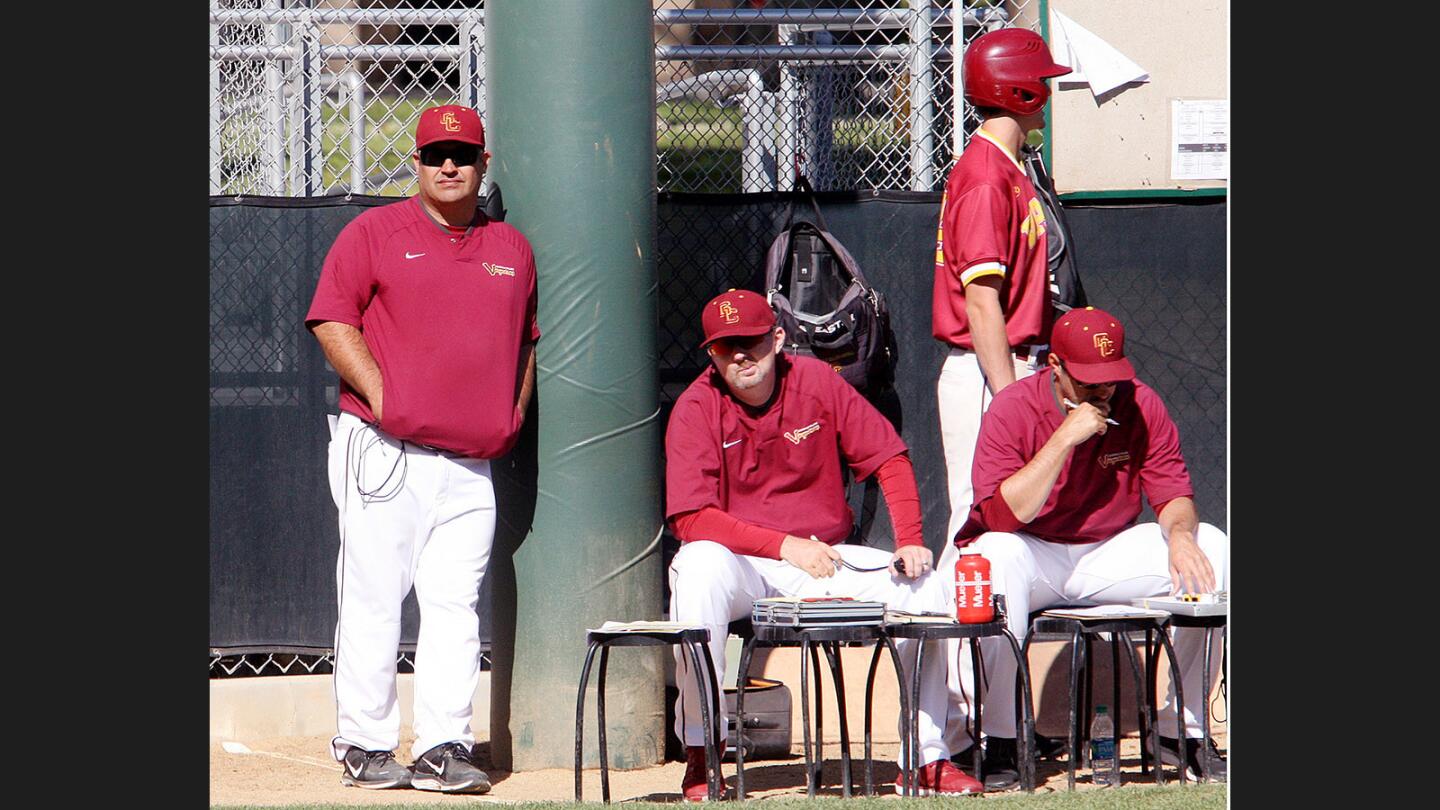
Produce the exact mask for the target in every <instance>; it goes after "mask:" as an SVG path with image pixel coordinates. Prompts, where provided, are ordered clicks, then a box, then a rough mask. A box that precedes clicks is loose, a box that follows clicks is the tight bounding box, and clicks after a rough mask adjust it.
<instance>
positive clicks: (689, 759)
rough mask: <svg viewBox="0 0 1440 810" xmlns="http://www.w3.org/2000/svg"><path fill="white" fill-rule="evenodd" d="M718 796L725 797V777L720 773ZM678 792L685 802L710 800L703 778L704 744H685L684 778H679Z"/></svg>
mask: <svg viewBox="0 0 1440 810" xmlns="http://www.w3.org/2000/svg"><path fill="white" fill-rule="evenodd" d="M720 779H721V781H720V798H722V799H723V798H725V781H724V779H725V777H724V774H723V773H722V774H721V775H720ZM680 793H681V795H682V796H684V797H685V801H687V802H704V801H709V800H710V786H709V784H708V783H707V780H706V779H705V746H703V745H687V746H685V778H684V779H681V780H680Z"/></svg>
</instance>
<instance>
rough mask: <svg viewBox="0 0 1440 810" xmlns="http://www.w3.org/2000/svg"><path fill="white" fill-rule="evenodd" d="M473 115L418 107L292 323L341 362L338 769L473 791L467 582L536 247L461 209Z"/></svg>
mask: <svg viewBox="0 0 1440 810" xmlns="http://www.w3.org/2000/svg"><path fill="white" fill-rule="evenodd" d="M489 157H490V155H489V154H488V153H487V152H485V130H484V127H483V126H482V125H481V123H480V116H479V115H478V114H477V113H476V112H475V111H474V110H472V109H470V108H468V107H463V106H457V105H444V106H439V107H431V108H429V109H427V110H425V111H424V112H422V113H421V114H420V120H419V122H418V124H417V125H416V127H415V153H414V155H413V156H412V161H413V164H414V168H415V174H416V176H417V179H418V181H419V193H417V194H416V195H415V196H413V197H411V198H409V199H406V200H404V201H402V202H397V203H393V204H390V205H385V206H382V207H379V208H373V209H370V210H368V211H366V212H364V213H362V214H360V216H358V217H356V218H355V219H354V220H353V221H352V222H350V223H349V224H348V225H346V226H345V228H344V229H343V230H342V231H341V232H340V235H339V236H338V237H336V239H335V243H334V245H333V246H332V247H331V248H330V252H329V254H328V255H327V256H326V257H325V263H324V265H323V267H322V268H321V271H320V281H319V284H318V286H317V288H316V290H315V296H314V299H313V301H312V303H311V305H310V311H309V313H308V314H307V315H306V317H305V325H306V327H307V328H309V329H310V330H311V331H312V332H313V333H314V334H315V338H316V339H317V340H318V341H319V342H320V346H321V348H322V349H323V350H324V352H325V357H326V359H327V360H329V361H330V365H331V366H333V367H334V368H335V370H336V371H337V372H338V373H339V375H340V415H339V417H338V419H337V420H335V421H334V422H332V429H331V438H330V447H329V471H330V491H331V494H332V496H333V497H334V499H335V504H336V506H337V508H338V510H339V524H340V551H339V559H338V561H337V564H336V573H335V577H336V585H337V590H338V604H339V618H338V620H337V622H336V626H335V701H336V707H337V714H338V716H337V726H338V733H337V734H336V736H335V737H334V739H332V740H331V753H332V755H333V756H334V757H335V758H336V759H337V760H338V761H340V762H341V763H343V766H344V770H343V772H342V775H341V781H342V782H343V783H344V784H346V785H351V786H355V787H362V788H394V787H406V786H411V787H415V788H417V789H421V790H437V791H443V792H446V793H484V792H486V791H488V790H489V789H490V781H489V777H488V776H487V775H486V774H485V773H484V772H483V771H481V770H480V769H479V768H477V767H475V764H474V762H473V761H472V748H473V746H474V743H475V736H474V733H473V731H472V730H471V727H470V720H471V714H472V710H471V704H472V702H473V700H474V697H475V689H476V686H477V684H478V683H479V677H480V626H479V617H478V615H477V614H476V612H475V609H476V603H477V601H478V599H479V591H480V582H481V580H482V578H483V577H484V575H485V568H486V564H487V563H488V562H489V559H490V549H491V546H492V544H493V541H494V537H495V489H494V486H493V484H492V481H491V471H490V459H493V458H498V457H500V456H503V455H504V454H505V453H507V452H508V451H509V450H510V449H511V447H513V446H514V445H515V441H516V439H517V437H518V435H519V431H520V424H521V422H522V421H523V420H524V418H525V410H526V407H527V406H528V404H529V401H530V394H531V391H532V390H533V388H534V381H535V342H536V341H537V340H539V339H540V329H539V326H538V324H537V322H536V318H535V311H536V297H535V258H534V255H533V253H532V252H531V249H530V243H529V242H528V241H527V240H526V238H525V237H524V236H523V235H522V234H521V233H520V232H519V231H518V230H516V229H515V228H514V227H512V226H510V225H507V224H505V223H504V222H497V221H493V220H490V219H488V218H487V217H486V216H485V214H484V212H483V211H482V210H481V209H480V207H479V196H480V181H481V179H482V178H483V177H484V174H485V167H486V163H487V161H488V160H489ZM412 585H413V587H414V589H415V595H416V599H417V601H418V602H419V605H420V631H419V639H418V641H417V643H416V650H415V711H414V730H415V743H414V745H413V746H412V748H411V754H412V756H413V757H414V760H415V762H414V766H413V774H412V772H411V770H410V769H407V768H405V767H404V766H402V765H400V764H399V763H398V762H396V761H395V757H394V751H395V748H396V746H398V745H399V737H400V709H399V706H398V705H397V700H396V680H395V667H396V655H397V652H398V648H399V642H400V607H401V603H402V602H403V600H404V599H405V597H406V595H407V594H408V593H409V592H410V589H411V587H412Z"/></svg>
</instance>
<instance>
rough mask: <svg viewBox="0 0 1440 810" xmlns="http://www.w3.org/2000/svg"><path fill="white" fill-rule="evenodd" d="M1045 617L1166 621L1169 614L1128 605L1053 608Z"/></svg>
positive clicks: (1046, 612) (1045, 613)
mask: <svg viewBox="0 0 1440 810" xmlns="http://www.w3.org/2000/svg"><path fill="white" fill-rule="evenodd" d="M1044 615H1046V616H1057V617H1059V618H1062V619H1100V620H1104V619H1168V618H1169V617H1170V614H1169V612H1167V611H1164V610H1154V609H1151V608H1146V607H1143V606H1139V607H1132V606H1130V605H1095V606H1094V607H1080V608H1053V609H1051V610H1047V611H1045V612H1044Z"/></svg>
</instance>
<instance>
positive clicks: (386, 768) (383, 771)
mask: <svg viewBox="0 0 1440 810" xmlns="http://www.w3.org/2000/svg"><path fill="white" fill-rule="evenodd" d="M342 764H343V765H344V767H345V770H344V772H342V773H341V774H340V784H342V785H347V786H349V787H359V788H369V789H371V790H382V789H384V788H399V787H409V786H410V769H409V768H406V767H405V766H404V765H401V764H400V763H398V762H396V761H395V754H394V753H392V752H390V751H365V750H362V749H359V748H353V747H352V748H350V749H349V750H347V751H346V752H345V760H344V761H343V762H342Z"/></svg>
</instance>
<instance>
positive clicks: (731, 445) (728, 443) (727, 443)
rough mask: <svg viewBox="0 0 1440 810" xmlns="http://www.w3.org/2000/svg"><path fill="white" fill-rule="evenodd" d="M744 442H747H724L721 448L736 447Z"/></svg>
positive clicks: (738, 440) (739, 440)
mask: <svg viewBox="0 0 1440 810" xmlns="http://www.w3.org/2000/svg"><path fill="white" fill-rule="evenodd" d="M743 441H745V440H744V439H736V440H735V441H733V442H723V443H722V444H721V445H720V446H721V447H734V446H735V445H737V444H739V443H740V442H743Z"/></svg>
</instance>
